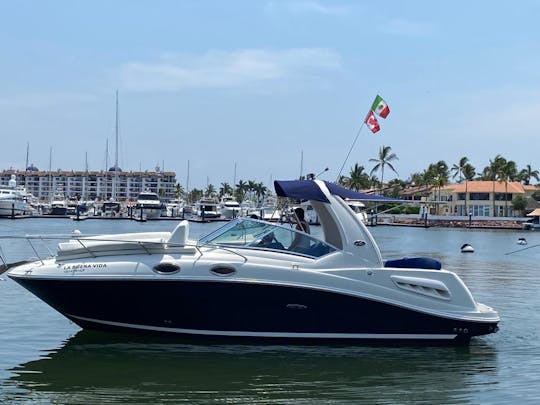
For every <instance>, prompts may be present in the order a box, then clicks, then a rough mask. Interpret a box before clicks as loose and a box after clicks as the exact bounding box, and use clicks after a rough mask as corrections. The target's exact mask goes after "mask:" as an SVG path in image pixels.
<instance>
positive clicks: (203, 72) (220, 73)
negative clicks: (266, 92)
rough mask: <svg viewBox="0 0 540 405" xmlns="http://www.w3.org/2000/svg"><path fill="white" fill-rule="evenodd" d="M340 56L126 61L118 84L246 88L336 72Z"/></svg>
mask: <svg viewBox="0 0 540 405" xmlns="http://www.w3.org/2000/svg"><path fill="white" fill-rule="evenodd" d="M340 68H341V58H340V56H339V55H338V54H337V53H336V52H334V51H332V50H329V49H321V48H298V49H286V50H279V51H271V50H265V49H243V50H235V51H231V52H227V51H216V50H212V51H208V52H206V53H204V54H201V55H186V54H173V53H168V54H163V55H161V57H160V58H159V60H158V61H156V62H129V63H126V64H124V65H122V66H121V67H120V71H119V74H120V81H121V83H122V84H123V86H124V87H125V88H128V89H130V90H136V91H177V90H182V89H188V88H227V87H228V88H231V87H245V86H249V85H252V84H257V83H265V82H275V81H278V80H287V79H291V78H295V77H299V76H305V75H310V74H311V75H313V74H318V73H319V74H320V72H322V71H328V70H339V69H340Z"/></svg>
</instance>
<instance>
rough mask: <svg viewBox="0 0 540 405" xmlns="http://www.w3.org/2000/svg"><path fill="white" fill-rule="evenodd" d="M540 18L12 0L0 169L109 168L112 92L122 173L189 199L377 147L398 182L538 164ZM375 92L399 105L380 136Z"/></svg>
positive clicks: (495, 6)
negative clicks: (198, 191)
mask: <svg viewBox="0 0 540 405" xmlns="http://www.w3.org/2000/svg"><path fill="white" fill-rule="evenodd" d="M539 15H540V1H533V0H523V1H521V2H519V3H515V2H503V1H487V0H478V1H463V0H456V1H451V2H450V1H447V2H439V1H428V0H425V1H415V0H411V1H398V0H386V1H384V2H374V1H360V0H359V1H339V0H336V1H322V0H297V1H296V0H291V1H278V0H271V1H265V0H260V1H258V0H246V1H239V0H238V1H235V0H227V1H217V0H216V1H196V0H193V1H188V0H184V1H176V0H171V1H165V0H153V1H149V0H148V1H140V0H115V1H108V0H107V1H106V0H92V1H81V0H75V1H74V0H70V1H67V0H66V1H60V0H57V1H55V0H50V1H40V0H35V1H28V0H18V1H2V2H0V27H1V28H0V33H1V34H0V38H1V39H0V134H1V135H0V136H1V140H2V142H1V147H0V170H3V169H9V168H15V169H24V166H25V162H26V152H27V145H29V163H33V164H34V165H36V166H37V167H38V168H39V169H41V170H48V168H49V164H50V165H51V167H52V168H53V170H56V169H62V170H84V169H85V166H86V161H87V162H88V168H89V170H103V169H104V168H105V167H106V163H108V164H109V166H112V165H113V164H114V160H115V147H114V145H115V93H116V91H117V90H118V94H119V115H118V118H119V148H118V156H119V166H120V167H121V168H122V169H123V170H127V171H129V170H132V171H137V170H140V169H142V170H150V171H151V170H154V169H155V168H156V166H160V167H161V168H162V169H165V170H166V171H175V172H176V173H177V180H178V181H179V182H180V183H181V184H183V185H184V186H186V185H188V187H189V188H190V189H191V188H193V187H198V188H205V187H206V185H207V184H208V183H211V184H214V185H215V186H218V187H219V185H220V184H221V183H222V182H228V183H233V181H234V180H235V179H236V181H237V182H238V180H240V179H243V180H255V181H258V182H263V183H265V184H266V185H268V186H270V184H271V180H274V179H293V178H298V176H299V175H300V174H304V175H305V174H306V173H315V174H319V173H321V172H323V173H322V174H321V175H320V178H322V179H325V180H335V179H336V178H337V176H338V173H339V170H340V168H341V167H342V165H344V170H343V173H342V174H347V173H348V172H349V170H350V168H351V167H352V166H353V165H354V164H355V163H358V164H360V165H362V166H364V168H365V171H367V172H370V171H371V169H372V168H373V166H374V163H373V162H370V161H369V159H370V158H376V157H377V156H378V151H379V149H380V148H381V147H382V146H390V147H391V148H392V152H393V153H395V154H396V155H397V156H398V158H399V160H398V161H395V162H394V167H395V169H396V171H397V174H396V173H393V172H391V171H389V170H388V169H387V170H386V171H385V180H390V179H391V178H392V177H398V178H400V179H402V180H406V179H407V178H408V177H409V176H410V174H411V173H415V172H421V171H423V170H424V169H426V168H427V167H428V166H429V164H430V163H434V162H437V161H439V160H444V161H446V162H447V164H448V165H449V166H452V165H453V164H455V163H457V162H458V161H459V159H460V158H461V157H463V156H466V157H468V158H469V160H470V162H471V163H472V164H473V165H474V166H475V167H476V168H477V170H478V171H481V170H482V169H483V168H484V167H485V166H487V165H488V164H489V160H490V159H493V158H494V157H495V156H496V155H498V154H500V155H502V156H504V157H505V158H506V159H508V160H514V161H515V162H516V164H517V166H518V169H521V168H523V167H524V166H525V165H527V164H530V165H531V166H533V168H535V169H540V162H539V161H538V160H539V158H538V144H539V142H538V133H539V130H540V80H539V79H540V26H539V25H538V16H539ZM377 94H380V95H381V96H382V97H383V98H384V99H385V100H386V102H387V103H388V105H389V106H390V110H391V112H390V115H389V116H388V117H387V118H386V119H379V123H380V126H381V130H380V131H379V132H378V133H376V134H372V133H371V132H370V131H369V129H368V128H367V127H366V126H363V125H362V124H363V121H364V118H365V116H366V113H367V112H368V110H369V108H370V106H371V103H372V102H373V99H374V98H375V96H376V95H377ZM357 135H358V138H357V141H356V143H355V145H354V148H353V149H352V150H351V153H350V156H349V158H348V159H347V160H345V159H346V156H347V153H348V152H349V150H350V149H351V145H352V144H353V141H354V140H355V138H356V136H357ZM107 144H108V146H109V148H108V157H107V158H106V150H107ZM50 156H52V159H51V162H50ZM302 157H303V158H302ZM188 162H189V164H188ZM188 165H189V184H187V168H188ZM327 167H328V171H326V172H324V169H325V168H327ZM235 168H236V169H235ZM379 175H380V173H379Z"/></svg>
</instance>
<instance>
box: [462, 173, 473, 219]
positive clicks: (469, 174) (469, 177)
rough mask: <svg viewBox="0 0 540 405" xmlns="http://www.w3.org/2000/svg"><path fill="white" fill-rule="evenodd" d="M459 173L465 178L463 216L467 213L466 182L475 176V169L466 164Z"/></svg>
mask: <svg viewBox="0 0 540 405" xmlns="http://www.w3.org/2000/svg"><path fill="white" fill-rule="evenodd" d="M461 173H462V174H463V177H464V178H465V215H467V214H468V211H467V193H468V190H467V188H468V187H467V185H468V182H469V181H471V180H472V179H474V176H476V169H475V168H474V166H473V165H471V164H470V163H467V164H465V166H463V169H462V171H461Z"/></svg>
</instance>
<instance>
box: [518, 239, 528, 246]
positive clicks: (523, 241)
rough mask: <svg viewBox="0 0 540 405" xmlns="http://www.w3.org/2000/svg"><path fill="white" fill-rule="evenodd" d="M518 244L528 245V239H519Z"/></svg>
mask: <svg viewBox="0 0 540 405" xmlns="http://www.w3.org/2000/svg"><path fill="white" fill-rule="evenodd" d="M517 243H518V245H526V244H527V239H525V238H519V239H518V241H517Z"/></svg>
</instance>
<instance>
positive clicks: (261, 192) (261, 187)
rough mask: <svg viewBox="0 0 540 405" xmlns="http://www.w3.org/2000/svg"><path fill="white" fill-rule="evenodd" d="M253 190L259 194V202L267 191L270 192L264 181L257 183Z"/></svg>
mask: <svg viewBox="0 0 540 405" xmlns="http://www.w3.org/2000/svg"><path fill="white" fill-rule="evenodd" d="M253 191H255V195H256V196H257V203H260V202H261V200H262V199H263V198H264V196H265V195H266V193H268V188H267V187H266V186H265V185H264V184H263V183H255V186H254V189H253Z"/></svg>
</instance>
